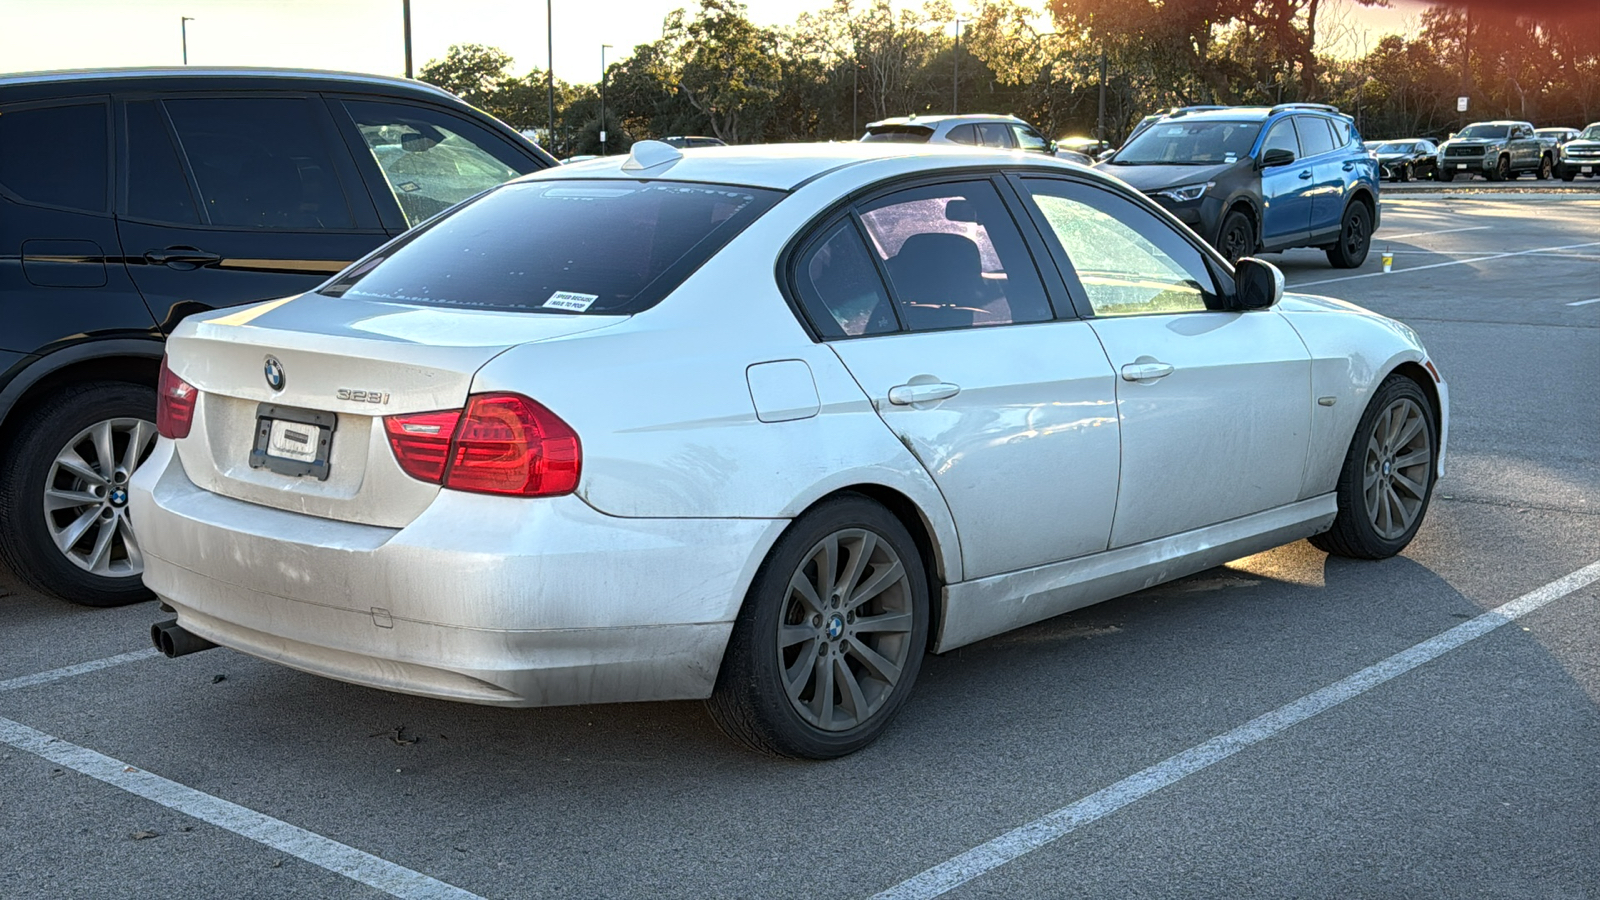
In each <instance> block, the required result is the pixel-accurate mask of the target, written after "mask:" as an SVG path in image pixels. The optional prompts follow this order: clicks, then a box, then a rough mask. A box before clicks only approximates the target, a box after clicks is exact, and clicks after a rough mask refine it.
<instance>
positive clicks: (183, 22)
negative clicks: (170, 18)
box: [178, 16, 194, 66]
mask: <svg viewBox="0 0 1600 900" xmlns="http://www.w3.org/2000/svg"><path fill="white" fill-rule="evenodd" d="M193 21H194V16H179V17H178V31H179V33H180V34H182V35H183V64H184V65H186V66H187V65H188V64H189V23H190V22H193Z"/></svg>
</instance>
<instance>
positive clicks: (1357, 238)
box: [1344, 212, 1367, 257]
mask: <svg viewBox="0 0 1600 900" xmlns="http://www.w3.org/2000/svg"><path fill="white" fill-rule="evenodd" d="M1366 245H1367V227H1366V223H1365V222H1363V221H1362V220H1361V216H1359V215H1357V214H1356V213H1354V212H1352V213H1351V214H1350V230H1349V236H1348V237H1346V238H1345V242H1344V247H1345V250H1346V251H1348V252H1349V254H1350V255H1351V256H1352V257H1354V256H1359V255H1360V254H1361V248H1362V247H1365V246H1366Z"/></svg>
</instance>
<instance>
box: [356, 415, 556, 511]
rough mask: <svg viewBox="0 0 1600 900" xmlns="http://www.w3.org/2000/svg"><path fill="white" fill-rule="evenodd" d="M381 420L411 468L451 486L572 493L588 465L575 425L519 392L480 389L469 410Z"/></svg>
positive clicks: (516, 492) (399, 455) (505, 491)
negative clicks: (572, 425)
mask: <svg viewBox="0 0 1600 900" xmlns="http://www.w3.org/2000/svg"><path fill="white" fill-rule="evenodd" d="M383 425H384V430H385V431H386V432H387V434H388V437H389V446H390V448H392V449H393V450H394V458H395V461H396V462H398V463H399V464H400V468H401V469H402V470H404V471H405V473H406V474H407V475H410V476H411V477H413V478H416V479H419V480H421V481H427V482H431V483H433V484H438V485H442V486H444V487H447V488H450V489H451V490H457V491H473V492H476V493H482V494H509V495H512V496H516V497H548V496H552V495H556V494H569V493H571V492H572V491H573V490H574V489H576V488H577V486H578V475H579V473H580V472H581V470H582V468H583V448H582V446H581V445H580V444H579V443H578V435H577V433H576V432H574V431H573V430H572V427H571V426H570V425H568V424H567V423H566V422H564V421H562V420H561V417H559V416H557V415H556V414H555V413H553V412H551V411H550V410H548V409H545V408H544V407H543V406H542V405H540V404H539V403H537V402H535V401H533V400H530V399H528V398H527V397H524V396H522V395H520V394H474V395H473V396H471V397H468V398H467V406H466V409H465V410H441V411H437V412H425V413H410V414H406V415H399V416H386V417H385V418H384V420H383Z"/></svg>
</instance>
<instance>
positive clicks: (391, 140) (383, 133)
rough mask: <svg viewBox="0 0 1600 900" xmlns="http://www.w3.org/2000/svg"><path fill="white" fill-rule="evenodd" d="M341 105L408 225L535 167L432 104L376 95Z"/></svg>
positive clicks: (481, 130)
mask: <svg viewBox="0 0 1600 900" xmlns="http://www.w3.org/2000/svg"><path fill="white" fill-rule="evenodd" d="M344 108H345V109H346V110H347V111H348V112H349V113H350V116H351V118H353V119H355V122H356V128H357V129H358V130H359V131H360V132H361V139H362V140H363V141H365V142H366V144H367V149H368V150H370V151H371V152H372V157H373V159H374V160H376V161H377V163H378V168H380V169H382V170H383V177H384V179H385V180H386V181H388V183H389V189H390V190H391V191H393V192H394V199H395V202H396V203H397V204H399V206H400V212H401V213H402V214H404V215H405V217H406V224H407V225H408V226H412V225H416V224H418V223H419V222H422V221H423V220H425V219H430V218H432V217H433V216H436V215H438V214H439V213H441V212H444V211H445V210H447V209H449V208H450V207H452V206H455V205H456V204H457V203H460V202H461V201H463V200H465V199H467V198H468V197H472V196H476V195H478V194H481V193H483V192H484V191H486V190H488V189H489V188H492V187H494V186H495V185H497V184H501V183H503V182H507V181H510V180H511V179H513V178H516V177H517V176H519V175H526V174H527V173H529V172H532V171H534V170H535V169H536V168H538V166H537V165H535V164H534V163H533V162H532V161H531V160H529V159H527V158H526V157H525V156H523V155H521V154H518V153H516V152H514V151H512V150H511V149H510V148H509V147H507V146H506V142H505V140H503V139H502V138H500V137H498V136H496V135H494V134H493V133H491V132H489V131H488V130H487V129H484V128H482V127H480V126H478V125H475V124H473V123H472V122H468V121H466V120H464V119H458V118H456V117H455V116H451V115H447V114H445V113H441V112H438V111H436V110H431V109H426V108H424V107H420V106H409V105H407V104H404V103H384V102H382V101H376V100H347V101H345V103H344Z"/></svg>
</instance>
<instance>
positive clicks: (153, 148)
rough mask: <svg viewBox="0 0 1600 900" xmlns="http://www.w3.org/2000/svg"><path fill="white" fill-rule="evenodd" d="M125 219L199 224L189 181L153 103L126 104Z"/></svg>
mask: <svg viewBox="0 0 1600 900" xmlns="http://www.w3.org/2000/svg"><path fill="white" fill-rule="evenodd" d="M127 110H128V215H129V216H131V217H133V218H135V219H149V220H151V221H155V222H172V223H176V224H180V225H198V224H200V214H199V213H198V212H196V211H195V205H194V195H193V194H192V193H191V192H190V190H189V180H188V179H187V178H186V177H185V176H184V174H183V166H182V165H181V164H180V163H179V162H178V151H177V150H176V149H175V148H174V147H173V146H172V136H171V134H169V133H168V131H167V121H166V117H165V116H164V115H162V113H161V108H160V107H158V106H157V105H156V103H155V101H154V100H141V101H139V102H136V103H129V104H128V106H127Z"/></svg>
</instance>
